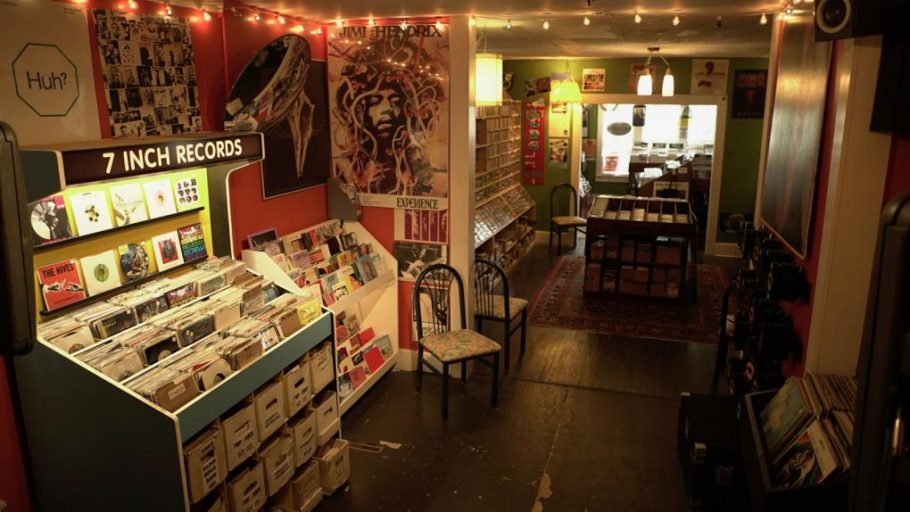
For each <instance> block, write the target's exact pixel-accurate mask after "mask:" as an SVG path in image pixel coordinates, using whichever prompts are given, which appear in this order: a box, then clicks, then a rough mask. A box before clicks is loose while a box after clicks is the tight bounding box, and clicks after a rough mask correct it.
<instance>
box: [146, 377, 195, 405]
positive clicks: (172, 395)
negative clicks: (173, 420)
mask: <svg viewBox="0 0 910 512" xmlns="http://www.w3.org/2000/svg"><path fill="white" fill-rule="evenodd" d="M198 395H199V385H198V384H196V379H194V378H193V375H192V374H186V375H183V376H181V377H179V378H177V380H175V381H174V382H171V383H170V384H167V385H165V386H162V387H161V388H159V389H158V391H155V403H157V404H158V405H160V406H161V408H162V409H166V410H168V411H176V410H177V409H179V408H181V407H183V406H184V405H186V404H188V403H189V402H190V401H191V400H192V399H194V398H196V397H197V396H198Z"/></svg>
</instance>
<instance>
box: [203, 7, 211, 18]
mask: <svg viewBox="0 0 910 512" xmlns="http://www.w3.org/2000/svg"><path fill="white" fill-rule="evenodd" d="M202 19H203V20H205V21H212V15H211V14H210V13H209V12H208V11H206V10H205V9H203V10H202Z"/></svg>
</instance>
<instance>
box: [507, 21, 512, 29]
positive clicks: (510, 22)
mask: <svg viewBox="0 0 910 512" xmlns="http://www.w3.org/2000/svg"><path fill="white" fill-rule="evenodd" d="M506 30H512V20H508V21H506Z"/></svg>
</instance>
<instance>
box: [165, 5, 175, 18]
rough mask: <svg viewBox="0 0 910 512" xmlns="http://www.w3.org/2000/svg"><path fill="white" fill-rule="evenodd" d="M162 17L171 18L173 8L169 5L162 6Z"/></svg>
mask: <svg viewBox="0 0 910 512" xmlns="http://www.w3.org/2000/svg"><path fill="white" fill-rule="evenodd" d="M164 15H165V16H173V15H174V8H173V7H171V6H170V5H169V4H165V5H164Z"/></svg>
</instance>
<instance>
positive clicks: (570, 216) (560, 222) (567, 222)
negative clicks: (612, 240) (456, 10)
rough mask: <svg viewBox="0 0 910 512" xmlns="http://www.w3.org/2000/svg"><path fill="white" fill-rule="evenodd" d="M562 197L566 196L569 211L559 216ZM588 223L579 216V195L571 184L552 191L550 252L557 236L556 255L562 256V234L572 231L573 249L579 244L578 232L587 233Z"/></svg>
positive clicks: (562, 185) (560, 185) (557, 187)
mask: <svg viewBox="0 0 910 512" xmlns="http://www.w3.org/2000/svg"><path fill="white" fill-rule="evenodd" d="M560 196H566V199H567V200H568V205H567V206H568V208H567V209H568V211H567V212H566V214H565V215H559V213H560V209H559V208H558V206H560V205H559V204H558V203H559V202H560V201H559V199H560ZM586 225H587V221H586V220H585V219H583V218H581V217H579V216H578V193H577V192H576V191H575V187H573V186H572V185H571V184H570V183H566V182H563V183H560V184H559V185H556V186H555V187H553V190H551V191H550V243H549V246H548V248H549V250H553V235H554V234H555V235H556V244H557V246H556V254H557V255H559V254H562V233H563V231H568V230H570V229H571V230H572V234H573V238H572V247H573V248H574V247H575V246H576V245H577V244H578V232H579V231H581V232H582V233H584V232H585V229H584V228H585V226H586Z"/></svg>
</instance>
